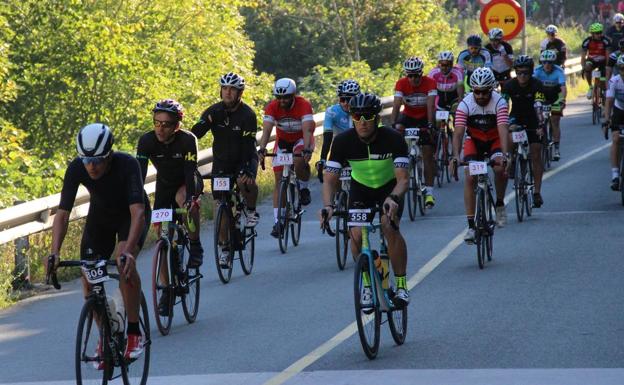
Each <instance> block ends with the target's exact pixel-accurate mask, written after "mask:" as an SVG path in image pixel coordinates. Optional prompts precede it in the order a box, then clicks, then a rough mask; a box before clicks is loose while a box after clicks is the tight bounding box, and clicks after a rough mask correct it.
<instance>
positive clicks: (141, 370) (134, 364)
mask: <svg viewBox="0 0 624 385" xmlns="http://www.w3.org/2000/svg"><path fill="white" fill-rule="evenodd" d="M139 328H140V330H141V335H142V336H143V354H141V356H139V358H137V359H134V360H132V361H127V360H125V359H124V360H122V361H121V377H122V379H123V382H124V385H145V384H147V377H148V375H149V365H150V352H151V346H152V344H151V336H150V324H149V313H148V312H147V303H146V302H145V296H144V295H143V293H141V307H140V308H139ZM122 346H123V348H125V343H124V344H123V345H122ZM123 348H122V349H123ZM120 354H123V351H120Z"/></svg>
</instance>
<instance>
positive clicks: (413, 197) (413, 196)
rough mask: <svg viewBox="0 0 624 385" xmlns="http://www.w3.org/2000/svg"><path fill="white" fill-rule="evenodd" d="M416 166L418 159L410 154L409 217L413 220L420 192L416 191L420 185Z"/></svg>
mask: <svg viewBox="0 0 624 385" xmlns="http://www.w3.org/2000/svg"><path fill="white" fill-rule="evenodd" d="M415 167H416V161H415V159H414V158H413V157H411V156H410V167H409V174H410V175H409V186H408V187H407V212H408V213H409V218H410V221H412V222H413V221H414V220H415V219H416V206H417V205H418V203H417V202H416V201H417V199H418V194H417V192H416V188H417V187H418V185H417V178H416V169H415Z"/></svg>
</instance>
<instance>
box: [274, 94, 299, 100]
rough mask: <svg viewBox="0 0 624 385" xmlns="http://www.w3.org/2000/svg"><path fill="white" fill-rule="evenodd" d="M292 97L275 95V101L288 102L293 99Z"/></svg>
mask: <svg viewBox="0 0 624 385" xmlns="http://www.w3.org/2000/svg"><path fill="white" fill-rule="evenodd" d="M294 97H295V96H294V95H275V99H277V100H288V99H292V98H294Z"/></svg>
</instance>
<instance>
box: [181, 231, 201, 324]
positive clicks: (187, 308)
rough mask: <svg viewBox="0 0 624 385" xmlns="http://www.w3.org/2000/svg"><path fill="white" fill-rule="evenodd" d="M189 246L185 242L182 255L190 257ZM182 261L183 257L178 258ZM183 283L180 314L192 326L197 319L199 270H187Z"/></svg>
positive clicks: (199, 291)
mask: <svg viewBox="0 0 624 385" xmlns="http://www.w3.org/2000/svg"><path fill="white" fill-rule="evenodd" d="M189 247H190V245H189V243H188V241H187V242H185V244H184V247H183V249H182V250H183V251H182V253H183V254H186V255H190V249H189ZM180 259H181V260H182V261H184V260H185V258H184V256H180ZM183 273H184V274H183V276H184V282H183V287H182V288H181V289H182V292H183V294H182V312H183V313H184V318H185V319H186V322H188V323H190V324H192V323H193V322H195V320H196V319H197V312H198V311H199V297H200V293H201V290H200V289H201V288H200V286H201V284H200V278H201V274H200V272H199V268H187V269H186V270H185V271H184V272H183Z"/></svg>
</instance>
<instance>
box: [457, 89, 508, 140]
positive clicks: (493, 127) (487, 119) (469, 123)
mask: <svg viewBox="0 0 624 385" xmlns="http://www.w3.org/2000/svg"><path fill="white" fill-rule="evenodd" d="M508 111H509V110H508V107H507V102H506V101H505V99H504V98H503V97H502V96H501V95H500V94H499V93H498V92H496V91H493V92H492V98H491V99H490V102H489V103H488V104H487V105H485V106H480V105H479V104H478V103H477V101H476V100H475V98H474V94H473V93H472V92H471V93H469V94H468V95H466V96H465V97H464V99H463V100H462V101H461V102H460V103H459V105H458V106H457V112H456V113H455V127H460V126H463V127H466V129H467V133H468V136H470V137H471V138H473V139H476V140H479V141H482V142H487V141H492V140H496V139H497V138H498V125H500V124H509V113H508Z"/></svg>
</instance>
